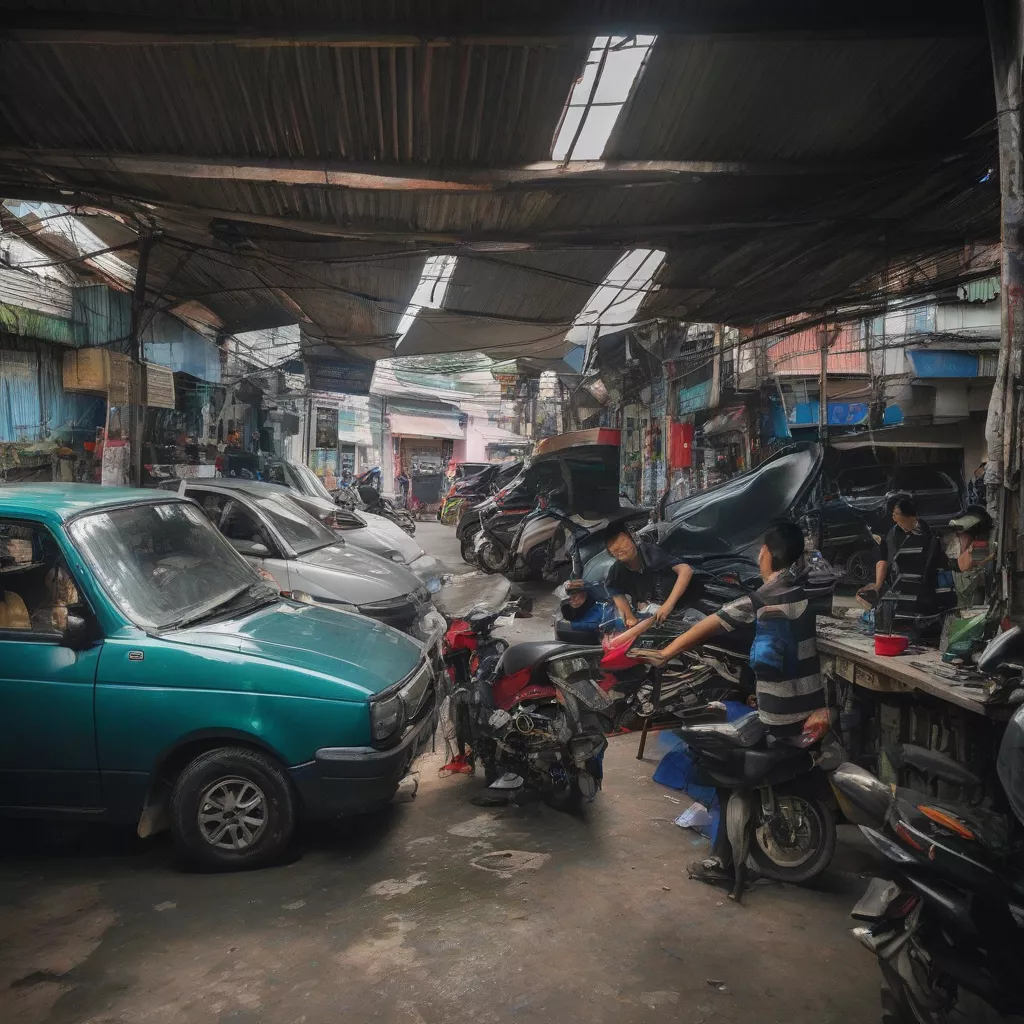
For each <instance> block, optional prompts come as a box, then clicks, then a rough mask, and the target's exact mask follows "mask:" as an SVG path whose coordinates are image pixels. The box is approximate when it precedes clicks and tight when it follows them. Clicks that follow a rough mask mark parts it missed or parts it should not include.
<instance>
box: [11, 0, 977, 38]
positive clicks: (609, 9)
mask: <svg viewBox="0 0 1024 1024" xmlns="http://www.w3.org/2000/svg"><path fill="white" fill-rule="evenodd" d="M25 6H28V5H25ZM121 6H122V5H120V4H118V5H114V4H113V3H111V4H110V7H111V8H112V9H111V10H107V11H103V10H102V9H98V8H101V7H102V5H100V4H95V3H94V4H93V5H92V9H91V10H84V9H80V10H63V11H60V10H49V11H44V10H35V11H33V10H24V9H23V10H21V11H14V12H8V13H7V14H6V15H5V17H4V24H3V26H2V29H0V35H2V36H3V37H4V38H7V39H15V40H17V41H19V42H23V43H44V44H51V43H60V44H62V45H77V44H84V45H89V46H96V45H104V44H110V45H119V46H123V45H133V44H139V45H146V46H154V45H174V46H180V45H182V44H189V45H202V44H234V45H239V46H310V45H313V46H316V45H322V46H365V47H371V46H423V45H428V46H450V45H452V44H453V43H455V42H461V41H465V42H473V43H481V44H497V45H502V44H513V45H528V44H540V45H543V44H546V43H553V44H561V43H563V42H564V41H566V40H568V39H572V40H576V39H579V38H581V37H589V38H593V37H594V36H601V35H627V36H628V35H634V34H638V33H639V34H652V35H659V36H667V35H673V34H678V35H685V36H688V37H689V38H691V39H692V38H718V37H721V38H731V39H735V38H747V39H752V40H753V39H774V38H814V39H818V38H840V39H841V38H883V37H895V38H900V37H903V38H934V37H942V36H952V35H955V36H963V35H968V34H970V35H983V34H984V33H985V31H986V28H985V18H984V11H983V7H982V5H981V4H965V3H963V2H962V0H932V2H931V3H929V4H924V3H921V2H919V0H860V2H859V3H856V4H839V3H834V4H822V3H821V2H820V0H796V2H791V3H787V4H785V5H770V4H758V3H749V4H739V5H737V4H727V5H715V4H692V3H679V4H664V3H646V2H644V3H637V2H635V0H613V2H610V3H603V4H601V5H600V7H601V11H600V12H599V13H597V14H595V13H594V11H593V8H594V7H595V6H597V5H594V4H592V3H591V2H590V0H571V2H568V3H550V2H546V0H531V2H525V3H519V4H515V5H509V4H504V5H499V4H494V5H481V6H479V7H477V8H475V9H473V10H469V11H467V12H466V13H465V14H463V15H461V16H460V15H459V14H456V15H454V16H453V15H451V14H449V13H448V12H447V11H444V9H443V7H442V5H440V4H438V5H436V6H435V5H423V6H421V7H419V8H418V9H417V10H416V12H415V13H413V14H411V15H405V16H403V14H402V13H400V12H397V11H396V12H394V14H395V16H394V17H392V18H387V19H384V18H376V19H374V18H372V17H370V18H362V19H360V18H359V17H358V16H355V17H354V16H353V14H352V12H351V11H346V10H344V8H345V7H346V6H347V5H339V12H338V14H337V15H336V16H335V17H334V18H333V19H324V18H318V17H315V16H314V17H309V16H304V15H303V10H302V8H303V5H302V4H301V3H300V4H297V5H295V6H296V7H297V8H298V10H297V11H296V12H295V14H294V16H293V17H292V18H288V19H286V18H284V17H276V18H275V17H273V16H270V17H264V18H258V19H256V20H252V21H249V22H241V21H225V20H218V19H216V18H210V17H207V18H203V17H188V16H175V15H174V14H173V13H169V14H167V15H161V16H146V15H138V14H135V15H133V14H131V13H128V14H126V13H124V12H123V11H121V10H118V9H117V8H120V7H121ZM457 9H458V8H457V6H456V10H457ZM509 11H513V12H514V13H511V14H509V13H507V12H509Z"/></svg>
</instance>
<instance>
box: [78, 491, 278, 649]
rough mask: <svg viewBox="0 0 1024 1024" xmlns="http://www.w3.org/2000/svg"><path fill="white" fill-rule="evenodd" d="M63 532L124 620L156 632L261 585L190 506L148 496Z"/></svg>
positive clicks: (206, 612) (82, 518)
mask: <svg viewBox="0 0 1024 1024" xmlns="http://www.w3.org/2000/svg"><path fill="white" fill-rule="evenodd" d="M68 531H69V533H70V534H71V537H72V539H73V540H74V542H75V545H76V547H77V548H78V550H79V551H80V552H81V554H82V557H83V558H85V560H86V561H87V562H88V563H89V565H90V566H91V568H92V570H93V572H94V573H95V574H96V578H97V580H98V581H99V583H100V585H101V586H102V587H103V589H104V590H106V592H107V593H108V594H109V595H110V597H111V599H112V600H113V601H114V603H115V604H116V605H117V606H118V607H119V608H120V609H121V611H122V612H123V613H124V614H125V615H126V616H127V618H128V619H129V620H130V621H132V622H134V623H135V624H136V625H137V626H139V627H140V628H141V629H147V630H155V631H159V630H162V629H167V628H171V627H172V626H174V625H175V624H178V623H181V622H187V621H198V619H200V618H201V617H203V616H206V615H209V614H211V613H214V612H215V611H216V610H217V609H219V608H222V607H227V606H229V605H230V606H231V607H232V608H234V607H235V604H232V602H237V601H238V600H239V599H240V598H241V599H248V595H250V594H252V595H255V592H256V591H259V590H260V588H263V589H266V585H265V584H263V583H261V581H260V579H259V577H258V576H257V575H256V571H255V570H254V569H253V568H252V566H250V565H249V564H248V563H247V562H246V561H245V560H244V559H243V558H242V557H241V556H240V555H239V554H238V553H237V552H236V551H235V550H234V549H233V548H232V547H231V545H230V544H228V543H227V541H225V540H224V538H223V537H222V536H221V535H220V534H219V533H218V532H217V531H216V530H215V529H213V528H212V526H211V525H210V523H209V521H208V520H207V519H206V517H205V516H204V515H203V514H202V512H200V510H199V509H197V508H196V507H195V506H194V505H191V504H189V503H187V502H181V501H173V502H171V501H168V502H159V503H157V502H154V503H147V504H139V505H130V506H127V507H125V508H115V509H111V510H109V511H102V512H91V513H88V514H86V515H83V516H79V517H78V518H77V519H75V520H73V521H72V522H71V523H70V524H69V526H68Z"/></svg>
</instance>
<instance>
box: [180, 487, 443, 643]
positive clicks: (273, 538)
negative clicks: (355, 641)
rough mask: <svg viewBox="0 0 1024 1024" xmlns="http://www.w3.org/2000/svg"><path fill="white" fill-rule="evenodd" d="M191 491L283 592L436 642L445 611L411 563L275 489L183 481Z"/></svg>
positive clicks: (236, 545)
mask: <svg viewBox="0 0 1024 1024" xmlns="http://www.w3.org/2000/svg"><path fill="white" fill-rule="evenodd" d="M178 492H179V493H181V494H184V496H185V497H188V498H191V499H192V500H193V501H195V502H197V503H198V505H199V506H200V507H201V508H202V509H203V511H204V512H205V513H206V514H207V516H208V517H209V518H210V520H211V522H212V523H213V524H214V526H216V527H217V529H218V530H220V532H221V533H222V534H223V535H224V536H225V537H226V538H227V540H228V541H229V542H230V543H231V544H232V546H233V547H234V548H235V550H237V551H238V552H239V553H240V554H241V555H243V556H244V557H245V558H246V559H248V561H250V562H251V563H252V564H253V565H255V566H256V567H257V568H258V569H262V570H263V571H264V572H266V573H269V574H270V575H271V576H272V577H273V578H274V580H275V582H276V583H277V585H278V586H279V587H280V588H281V591H282V593H285V594H287V595H290V596H291V597H292V598H294V599H296V600H299V601H311V602H313V603H316V604H327V605H332V606H334V607H336V608H344V609H346V610H348V611H356V612H360V613H362V614H363V615H368V616H369V617H370V618H373V619H377V620H378V621H380V622H384V623H386V624H387V625H389V626H394V627H395V628H396V629H400V630H402V632H404V633H408V634H410V635H411V636H413V637H415V638H416V639H417V640H420V641H421V642H423V643H427V644H429V645H430V646H431V647H433V646H434V645H436V644H437V642H438V641H439V640H440V636H441V635H442V634H443V633H444V624H445V623H444V617H443V616H442V615H441V614H440V613H439V612H437V611H436V610H435V609H434V607H433V604H432V602H431V597H430V591H429V590H428V588H427V586H426V585H425V584H424V583H423V581H422V580H421V579H420V578H419V577H418V576H416V575H415V574H414V573H412V572H410V571H409V569H407V568H406V567H405V566H402V565H399V564H397V563H395V562H393V561H389V560H387V559H384V558H379V557H378V556H376V555H372V554H370V553H369V552H367V551H361V550H359V549H358V548H355V547H353V546H351V545H349V544H346V543H345V541H344V540H343V539H342V538H341V537H340V536H338V535H337V534H336V533H334V532H333V531H331V530H330V529H328V528H327V527H326V526H324V525H323V524H322V523H320V522H318V521H317V520H316V519H314V518H313V517H312V516H310V515H309V514H308V513H307V512H305V511H304V510H303V509H302V508H300V507H299V506H298V505H297V504H296V503H295V502H294V501H292V500H291V498H290V497H289V496H288V495H287V494H282V493H280V492H279V491H277V490H276V489H274V490H267V489H265V488H262V487H261V488H260V491H259V492H257V493H252V492H251V490H250V489H249V488H244V487H238V486H232V485H225V483H224V482H223V481H220V480H210V481H205V480H196V481H182V483H181V485H179V488H178Z"/></svg>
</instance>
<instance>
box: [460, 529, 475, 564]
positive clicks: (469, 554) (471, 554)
mask: <svg viewBox="0 0 1024 1024" xmlns="http://www.w3.org/2000/svg"><path fill="white" fill-rule="evenodd" d="M479 532H480V531H479V530H473V531H471V532H470V533H467V534H466V535H465V536H464V537H463V538H462V540H461V541H460V543H459V548H460V550H461V551H462V560H463V561H464V562H468V563H469V564H470V565H476V564H477V561H476V548H475V546H474V545H475V544H476V535H477V534H478V533H479Z"/></svg>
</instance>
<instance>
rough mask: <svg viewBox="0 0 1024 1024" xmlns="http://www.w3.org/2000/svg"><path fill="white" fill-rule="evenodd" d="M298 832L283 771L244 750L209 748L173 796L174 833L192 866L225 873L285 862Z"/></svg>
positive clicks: (179, 782) (189, 767)
mask: <svg viewBox="0 0 1024 1024" xmlns="http://www.w3.org/2000/svg"><path fill="white" fill-rule="evenodd" d="M294 831H295V798H294V796H293V794H292V789H291V784H290V783H289V781H288V778H287V776H286V775H285V773H284V771H283V770H282V768H281V767H280V766H279V765H278V764H277V763H276V762H274V761H273V760H272V759H271V758H269V757H267V756H266V755H265V754H261V753H258V752H257V751H255V750H248V749H246V748H244V747H221V748H219V749H217V750H208V751H206V753H203V754H200V755H199V756H198V757H197V758H195V760H193V761H191V762H190V763H189V764H188V765H187V766H186V768H185V769H184V771H182V773H181V774H180V775H179V776H178V778H177V780H176V782H175V783H174V788H173V790H172V792H171V833H172V835H173V837H174V843H175V846H176V847H177V848H178V851H179V852H180V853H181V855H182V856H183V857H184V858H185V859H186V860H187V861H189V862H190V863H192V864H196V865H199V866H201V867H205V868H214V869H219V870H240V869H244V868H258V867H264V866H265V865H267V864H272V863H274V862H275V861H277V860H279V859H280V858H281V857H282V856H283V855H284V852H285V850H286V849H287V847H288V843H289V841H290V840H291V837H292V833H293V832H294Z"/></svg>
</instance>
